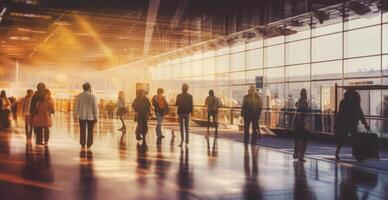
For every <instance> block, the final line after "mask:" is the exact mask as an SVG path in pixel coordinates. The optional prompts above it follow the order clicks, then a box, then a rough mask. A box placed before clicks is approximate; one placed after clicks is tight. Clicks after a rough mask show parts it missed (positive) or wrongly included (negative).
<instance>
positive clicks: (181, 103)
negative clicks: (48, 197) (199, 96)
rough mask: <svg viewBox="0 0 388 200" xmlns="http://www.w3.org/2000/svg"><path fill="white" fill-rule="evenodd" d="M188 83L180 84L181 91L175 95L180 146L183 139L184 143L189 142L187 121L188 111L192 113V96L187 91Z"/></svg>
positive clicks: (188, 118)
mask: <svg viewBox="0 0 388 200" xmlns="http://www.w3.org/2000/svg"><path fill="white" fill-rule="evenodd" d="M188 90H189V85H187V84H186V83H184V84H183V85H182V93H180V94H178V96H177V97H176V106H177V107H178V110H177V113H178V117H179V128H180V133H181V142H180V144H179V146H180V147H181V146H182V144H183V141H185V143H186V145H188V144H189V123H190V113H191V114H193V96H191V94H189V93H188Z"/></svg>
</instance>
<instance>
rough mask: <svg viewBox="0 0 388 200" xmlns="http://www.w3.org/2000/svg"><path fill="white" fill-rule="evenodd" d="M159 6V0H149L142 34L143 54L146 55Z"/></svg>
mask: <svg viewBox="0 0 388 200" xmlns="http://www.w3.org/2000/svg"><path fill="white" fill-rule="evenodd" d="M159 6H160V0H150V1H149V5H148V13H147V21H146V31H145V36H144V50H143V54H144V55H145V56H146V55H148V52H149V50H150V45H151V41H152V35H153V34H154V27H155V24H156V17H157V16H158V10H159Z"/></svg>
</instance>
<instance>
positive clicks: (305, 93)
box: [300, 88, 307, 99]
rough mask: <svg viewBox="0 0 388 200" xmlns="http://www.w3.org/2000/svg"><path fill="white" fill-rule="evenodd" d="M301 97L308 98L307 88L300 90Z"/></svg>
mask: <svg viewBox="0 0 388 200" xmlns="http://www.w3.org/2000/svg"><path fill="white" fill-rule="evenodd" d="M300 98H301V99H307V90H306V89H305V88H303V89H301V90H300Z"/></svg>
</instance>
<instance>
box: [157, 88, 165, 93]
mask: <svg viewBox="0 0 388 200" xmlns="http://www.w3.org/2000/svg"><path fill="white" fill-rule="evenodd" d="M156 93H157V94H163V93H164V90H163V88H158V89H157V90H156Z"/></svg>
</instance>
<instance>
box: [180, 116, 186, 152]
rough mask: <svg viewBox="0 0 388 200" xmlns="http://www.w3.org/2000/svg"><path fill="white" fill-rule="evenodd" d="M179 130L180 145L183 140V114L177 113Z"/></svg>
mask: <svg viewBox="0 0 388 200" xmlns="http://www.w3.org/2000/svg"><path fill="white" fill-rule="evenodd" d="M179 130H180V133H181V143H180V145H182V143H183V140H184V136H185V135H184V132H183V114H179Z"/></svg>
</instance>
